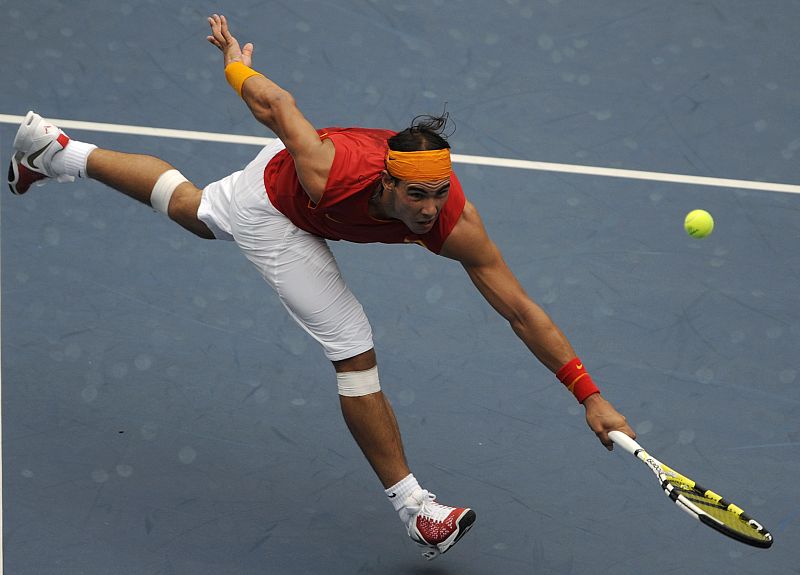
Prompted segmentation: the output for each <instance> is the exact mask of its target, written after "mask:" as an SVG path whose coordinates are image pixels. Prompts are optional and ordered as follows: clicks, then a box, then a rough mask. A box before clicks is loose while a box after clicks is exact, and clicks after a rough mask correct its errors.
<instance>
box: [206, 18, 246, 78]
mask: <svg viewBox="0 0 800 575" xmlns="http://www.w3.org/2000/svg"><path fill="white" fill-rule="evenodd" d="M208 24H209V26H211V35H210V36H207V37H206V39H207V40H208V41H209V42H211V43H212V44H214V46H216V47H217V48H219V49H220V50H221V51H222V57H223V64H224V65H225V66H227V65H228V64H230V63H231V62H241V63H242V64H244V65H245V66H247V67H250V66H251V64H252V63H253V44H252V43H251V42H248V43H247V44H245V45H244V48H240V47H239V41H238V40H236V38H234V37H233V36H232V35H231V32H230V30H229V29H228V20H227V19H226V18H225V16H220V15H219V14H212V15H211V16H209V17H208Z"/></svg>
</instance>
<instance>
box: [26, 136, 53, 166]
mask: <svg viewBox="0 0 800 575" xmlns="http://www.w3.org/2000/svg"><path fill="white" fill-rule="evenodd" d="M52 143H53V141H52V140H50V141H49V142H47V145H46V146H45V147H43V148H40V149H38V150H36V151H35V152H34V153H32V154H31V155H30V156H28V165H29V166H30V167H31V168H33V169H35V170H41V168H39V166H37V165H36V164H35V163H34V162H35V161H36V160H37V159H39V156H41V155H42V154H44V152H45V150H47V148H49V147H50V146H51V144H52Z"/></svg>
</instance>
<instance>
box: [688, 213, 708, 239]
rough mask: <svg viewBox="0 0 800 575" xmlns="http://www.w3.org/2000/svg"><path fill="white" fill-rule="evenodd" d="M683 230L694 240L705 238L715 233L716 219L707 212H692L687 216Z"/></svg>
mask: <svg viewBox="0 0 800 575" xmlns="http://www.w3.org/2000/svg"><path fill="white" fill-rule="evenodd" d="M683 229H685V230H686V233H687V234H689V235H690V236H692V237H693V238H697V239H699V238H704V237H706V236H708V235H710V234H711V232H712V231H714V218H712V217H711V214H709V213H708V212H707V211H705V210H692V211H691V212H689V213H688V214H686V219H685V220H684V221H683Z"/></svg>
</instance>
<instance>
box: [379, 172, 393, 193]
mask: <svg viewBox="0 0 800 575" xmlns="http://www.w3.org/2000/svg"><path fill="white" fill-rule="evenodd" d="M381 183H382V184H383V188H384V189H386V190H392V189H394V178H393V177H392V176H391V174H389V172H387V171H386V170H381Z"/></svg>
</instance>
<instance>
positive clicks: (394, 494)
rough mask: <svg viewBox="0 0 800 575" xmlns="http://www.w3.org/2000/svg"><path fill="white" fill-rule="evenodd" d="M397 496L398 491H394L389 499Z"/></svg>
mask: <svg viewBox="0 0 800 575" xmlns="http://www.w3.org/2000/svg"><path fill="white" fill-rule="evenodd" d="M395 497H397V493H392V494H391V495H390V496H389V499H394V498H395Z"/></svg>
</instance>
